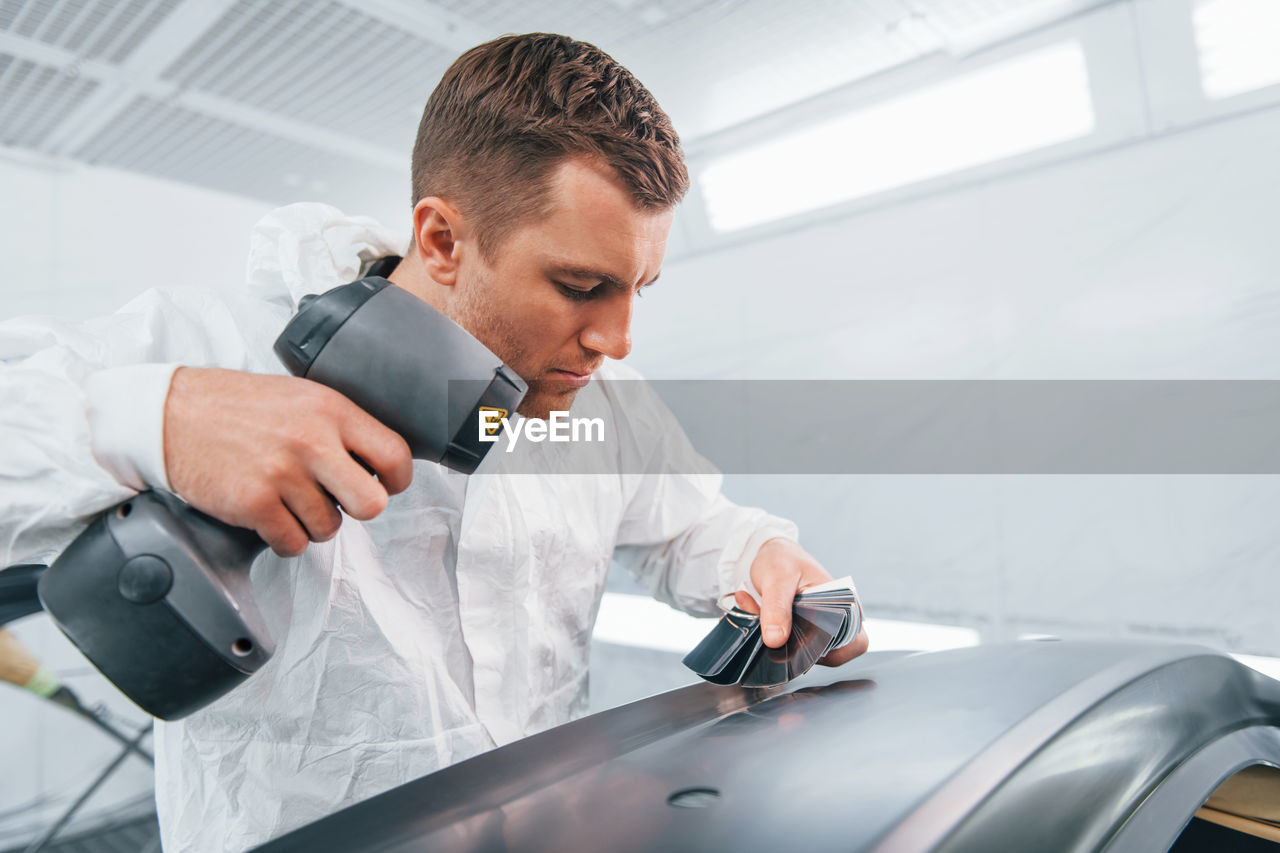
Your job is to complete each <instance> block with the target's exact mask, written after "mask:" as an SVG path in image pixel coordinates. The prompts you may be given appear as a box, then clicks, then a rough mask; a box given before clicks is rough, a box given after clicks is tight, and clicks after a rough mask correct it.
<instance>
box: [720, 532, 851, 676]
mask: <svg viewBox="0 0 1280 853" xmlns="http://www.w3.org/2000/svg"><path fill="white" fill-rule="evenodd" d="M829 580H832V577H831V575H830V574H828V573H827V570H826V569H824V568H822V564H821V563H819V562H818V561H817V560H815V559H814V558H813V556H812V555H811V554H810V553H809V552H808V551H806V550H805V549H803V548H801V547H800V545H799V544H798V543H796V542H792V541H791V540H790V539H770V540H769V541H767V542H765V543H764V545H762V546H761V547H760V551H759V552H758V553H757V554H756V558H755V560H753V561H752V563H751V583H752V584H753V585H754V586H755V588H756V590H757V591H759V593H760V598H761V599H762V604H761V605H760V606H757V605H756V602H755V599H753V598H752V597H751V596H750V595H749V594H748V593H746V592H738V593H737V594H736V595H735V596H734V600H735V602H736V603H737V605H738V607H740V608H742V609H743V610H746V611H747V612H749V613H759V614H760V636H761V638H762V639H763V640H764V644H765V645H766V646H769V647H770V648H775V649H776V648H777V647H779V646H781V645H783V644H785V643H786V642H787V637H789V636H790V635H791V601H792V599H794V598H795V597H796V593H797V592H800V591H802V590H805V589H807V588H809V587H811V586H817V585H818V584H821V583H826V582H827V581H829ZM867 644H868V641H867V632H866V629H860V630H859V631H858V636H856V637H854V638H853V641H852V642H850V643H849V644H848V645H846V646H842V647H841V648H838V649H835V650H833V651H831V652H830V653H829V654H827V655H826V656H825V657H823V658H822V659H821V660H819V661H818V663H820V664H823V665H825V666H839V665H840V664H842V663H847V662H848V661H851V660H853V659H854V658H856V657H857V656H858V655H860V654H862V653H863V652H865V651H866V650H867Z"/></svg>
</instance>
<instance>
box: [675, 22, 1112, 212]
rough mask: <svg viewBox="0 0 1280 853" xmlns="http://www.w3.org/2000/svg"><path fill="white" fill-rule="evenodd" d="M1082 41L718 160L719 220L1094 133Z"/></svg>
mask: <svg viewBox="0 0 1280 853" xmlns="http://www.w3.org/2000/svg"><path fill="white" fill-rule="evenodd" d="M1093 127H1094V114H1093V101H1092V98H1091V95H1090V90H1089V77H1088V70H1087V68H1086V65H1085V58H1084V51H1083V49H1082V48H1081V46H1080V44H1079V42H1075V41H1072V42H1068V43H1065V44H1061V45H1058V46H1056V47H1053V48H1048V49H1045V50H1041V51H1037V52H1035V53H1031V54H1028V55H1026V56H1022V57H1019V58H1018V59H1014V60H1009V61H1007V62H1003V63H1000V64H998V65H993V66H991V67H989V68H985V69H983V70H981V71H976V72H972V73H970V74H966V75H964V76H961V77H957V78H956V79H953V80H950V81H947V82H946V83H941V84H938V85H934V86H930V87H928V88H925V89H921V90H919V91H916V92H912V93H911V94H909V95H905V96H902V97H899V98H896V99H894V100H891V101H887V102H885V103H881V104H876V105H875V106H871V107H866V108H864V109H860V110H858V111H857V112H854V113H852V114H849V115H845V116H843V117H841V118H838V119H835V120H832V121H828V122H825V123H823V124H820V125H818V126H815V127H812V128H809V129H806V130H802V131H797V132H795V133H792V134H789V135H787V136H784V137H782V138H780V139H775V140H773V141H771V142H768V143H765V144H762V145H758V146H754V147H751V148H749V149H746V150H743V151H739V152H735V153H733V154H728V155H726V156H724V157H722V158H720V159H718V160H716V161H714V162H711V163H709V164H708V165H707V166H706V168H705V169H703V171H702V175H701V177H700V185H701V188H702V192H703V196H704V198H705V201H706V205H707V214H708V218H709V220H710V222H711V226H712V228H714V229H715V230H716V231H719V232H722V233H723V232H728V231H735V230H738V229H742V228H748V227H750V226H753V225H759V224H762V223H765V222H770V221H773V220H777V219H782V218H785V217H788V216H793V215H795V214H798V213H802V212H805V211H808V210H816V209H818V208H822V207H827V206H829V205H832V204H837V203H840V202H844V201H849V200H852V199H856V198H859V197H862V196H867V195H871V194H873V193H877V192H883V191H885V190H888V189H892V188H894V187H900V186H904V185H907V184H912V183H915V182H917V181H923V180H926V179H928V178H933V177H937V176H939V175H944V174H947V173H949V172H955V171H958V170H960V169H966V168H970V167H972V166H978V165H981V164H983V163H990V162H993V161H996V160H1000V159H1003V158H1006V157H1012V156H1014V155H1017V154H1022V153H1024V152H1027V151H1032V150H1035V149H1037V148H1043V147H1046V146H1049V145H1054V144H1056V143H1059V142H1064V141H1066V140H1069V139H1074V138H1077V137H1080V136H1084V135H1087V134H1089V133H1091V132H1092V131H1093Z"/></svg>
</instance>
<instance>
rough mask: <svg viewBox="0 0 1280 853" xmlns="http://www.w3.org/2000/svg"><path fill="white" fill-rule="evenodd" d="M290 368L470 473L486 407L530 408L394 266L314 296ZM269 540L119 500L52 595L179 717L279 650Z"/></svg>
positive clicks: (59, 620)
mask: <svg viewBox="0 0 1280 853" xmlns="http://www.w3.org/2000/svg"><path fill="white" fill-rule="evenodd" d="M275 352H276V354H277V355H278V356H279V357H280V360H281V361H282V362H284V364H285V366H286V367H287V368H288V369H289V371H290V372H291V373H293V374H294V375H296V376H302V377H305V378H307V379H311V380H314V381H316V382H320V383H322V384H324V385H327V386H329V387H330V388H333V389H335V390H337V391H339V392H341V393H342V394H344V395H346V396H347V397H348V398H349V399H350V400H351V401H352V402H354V403H355V404H356V405H357V406H359V407H360V408H362V409H364V410H365V411H366V412H368V413H369V414H371V415H373V416H374V417H375V418H377V419H378V420H379V421H381V422H382V423H383V424H385V425H386V426H387V427H389V428H390V429H392V430H394V431H395V432H397V433H399V434H400V435H401V436H402V437H403V438H404V439H405V441H406V442H408V444H409V449H410V450H411V452H412V454H413V458H415V459H425V460H430V461H432V462H439V463H440V464H442V465H445V466H447V467H449V468H452V469H454V470H457V471H461V472H463V473H466V474H470V473H472V472H473V471H474V470H475V469H476V466H478V465H479V464H480V461H481V459H482V458H483V457H484V455H485V452H486V451H487V450H488V449H489V448H490V447H491V446H492V444H491V443H489V442H485V441H481V440H480V438H479V432H480V427H479V424H480V413H481V412H484V411H493V410H497V411H498V412H500V413H501V415H500V416H501V417H506V416H507V415H508V414H509V413H510V412H513V411H515V409H516V407H517V406H518V405H519V403H520V401H521V399H523V397H524V394H525V392H526V391H527V390H528V389H527V386H526V385H525V383H524V382H523V381H522V380H521V379H520V377H519V376H518V375H517V374H516V373H515V371H514V370H512V369H511V368H510V367H508V366H506V365H504V364H503V363H502V360H501V359H499V358H498V357H497V356H496V355H494V354H493V353H492V352H490V351H489V350H488V349H487V348H486V347H485V346H484V345H483V344H481V343H480V342H479V341H477V340H476V339H475V338H473V337H472V336H471V335H470V334H469V333H468V332H466V331H465V330H464V329H462V327H460V326H458V325H457V324H455V323H454V322H453V321H452V320H450V319H449V318H448V317H446V316H445V315H443V314H441V313H440V312H439V311H437V310H436V309H435V308H433V307H431V306H430V305H428V304H427V303H426V302H424V301H423V300H421V299H419V298H417V297H416V296H414V295H412V294H411V293H409V292H408V291H406V290H403V289H402V288H399V287H396V286H395V285H393V284H391V283H390V282H389V281H387V280H386V279H385V278H381V277H376V276H374V277H369V278H363V279H360V280H359V281H355V282H352V283H350V284H345V285H342V286H340V287H336V288H334V289H333V290H330V291H328V292H326V293H324V294H321V295H318V296H308V297H304V298H303V300H302V302H301V304H300V306H299V310H298V313H297V314H296V315H295V316H294V317H293V319H292V320H291V321H290V322H289V324H288V325H287V326H286V327H285V329H284V331H283V332H282V333H281V335H280V337H279V338H278V339H277V340H276V343H275ZM265 548H266V543H265V542H263V541H262V539H260V538H259V537H258V535H257V534H256V533H254V532H253V531H252V530H246V529H244V528H238V527H232V526H230V525H227V524H224V523H222V522H220V521H218V520H217V519H214V518H212V517H210V516H208V515H205V514H204V513H201V512H199V511H197V510H195V509H192V508H191V507H189V506H187V505H186V504H184V503H183V502H182V501H180V500H178V499H177V498H175V497H173V496H172V495H169V494H165V493H161V492H156V491H147V492H142V493H140V494H138V495H137V496H135V497H134V498H132V499H130V500H128V501H125V502H124V503H122V504H120V505H118V506H116V507H114V508H113V509H111V510H109V511H107V512H106V513H104V514H103V515H102V516H100V517H99V518H98V519H97V520H96V521H94V522H93V524H91V525H90V526H89V528H88V529H87V530H85V531H84V532H83V533H81V534H80V536H79V537H77V538H76V539H75V541H73V542H72V543H71V544H70V545H69V546H68V547H67V549H66V550H65V551H64V552H63V553H62V554H61V555H60V556H59V557H58V559H57V560H55V561H54V562H53V564H52V565H51V566H49V568H48V569H47V570H46V571H45V572H44V574H43V576H42V577H41V578H40V582H39V596H40V601H41V603H42V604H43V605H44V609H45V610H47V611H49V614H50V615H51V616H52V617H53V620H54V622H55V623H56V624H57V625H58V627H59V628H60V629H61V630H62V632H63V633H64V634H66V635H67V637H69V638H70V639H71V641H72V642H73V643H75V645H76V646H77V647H78V648H79V649H80V651H81V652H83V653H84V655H85V657H87V658H88V659H89V660H90V661H91V662H92V663H93V665H94V666H96V667H97V668H98V669H99V670H100V671H101V672H102V674H103V675H105V676H106V677H107V679H108V680H110V681H111V682H112V683H114V684H115V685H116V686H117V687H118V688H120V690H121V691H122V692H123V693H124V694H125V695H127V696H128V697H129V698H130V699H132V700H133V701H134V702H135V703H136V704H137V705H138V706H139V707H141V708H142V709H143V710H144V711H146V712H147V713H149V714H152V715H154V716H157V717H160V718H162V719H167V720H173V719H178V718H181V717H184V716H186V715H187V714H190V713H191V712H192V711H195V710H197V709H199V708H202V707H204V706H205V705H207V704H209V703H210V702H212V701H214V700H215V699H217V698H219V697H220V696H222V695H224V694H226V693H227V692H228V691H230V690H232V689H233V688H234V687H236V686H237V685H238V684H240V683H241V682H242V681H244V680H245V679H246V678H248V677H249V676H250V675H252V674H253V673H254V672H256V671H257V670H258V669H260V668H261V667H262V665H263V664H265V663H266V662H267V661H268V660H269V659H270V658H271V654H272V652H273V651H274V649H275V645H274V643H273V641H272V638H271V634H270V633H269V631H268V630H267V626H266V623H265V621H264V620H263V618H262V614H261V612H260V611H259V610H258V607H257V604H256V603H255V602H254V599H253V590H252V587H251V585H250V582H249V566H250V564H251V563H252V562H253V560H254V558H256V557H257V556H258V555H259V554H260V553H262V551H263V550H264V549H265Z"/></svg>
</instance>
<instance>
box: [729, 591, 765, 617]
mask: <svg viewBox="0 0 1280 853" xmlns="http://www.w3.org/2000/svg"><path fill="white" fill-rule="evenodd" d="M733 603H734V604H736V605H738V609H739V610H745V611H747V612H748V613H759V612H760V605H759V604H756V600H755V599H754V598H752V597H751V593H749V592H747V591H746V590H741V589H740V590H738V591H737V592H735V593H734V594H733Z"/></svg>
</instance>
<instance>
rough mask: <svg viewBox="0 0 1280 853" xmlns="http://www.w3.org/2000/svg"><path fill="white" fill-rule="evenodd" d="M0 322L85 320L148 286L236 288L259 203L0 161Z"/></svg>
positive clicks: (142, 180) (85, 170)
mask: <svg viewBox="0 0 1280 853" xmlns="http://www.w3.org/2000/svg"><path fill="white" fill-rule="evenodd" d="M0 197H2V198H3V199H4V204H3V205H2V206H0V257H3V258H4V259H5V271H6V281H5V282H4V283H3V284H0V320H2V319H5V318H7V317H15V316H20V315H24V314H46V313H47V314H57V315H59V316H63V317H73V318H88V317H94V316H98V315H100V314H106V313H109V312H111V311H113V310H115V309H116V308H118V307H120V306H121V305H123V304H124V303H125V302H127V301H128V300H129V299H130V298H132V297H133V296H134V295H136V294H137V293H140V292H141V291H143V290H146V289H148V288H151V287H183V286H199V287H214V288H221V287H234V286H239V285H241V284H243V282H244V267H245V258H246V257H247V255H248V249H249V231H250V229H251V228H252V227H253V224H254V222H256V221H257V220H258V219H259V218H261V216H262V215H263V214H264V213H266V212H267V211H268V210H269V209H270V205H267V204H265V203H263V202H258V201H252V200H249V199H243V198H238V197H235V196H230V195H225V194H222V193H216V192H212V191H209V190H203V189H198V188H195V187H190V186H184V185H181V184H175V183H170V182H168V181H163V180H159V179H155V178H146V177H142V176H139V175H132V174H128V173H125V172H118V171H115V170H113V169H103V168H97V167H92V166H78V167H75V166H72V167H67V166H58V165H45V164H40V163H39V162H38V161H32V160H28V161H26V162H23V161H21V160H15V159H10V158H6V157H3V156H0Z"/></svg>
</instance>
